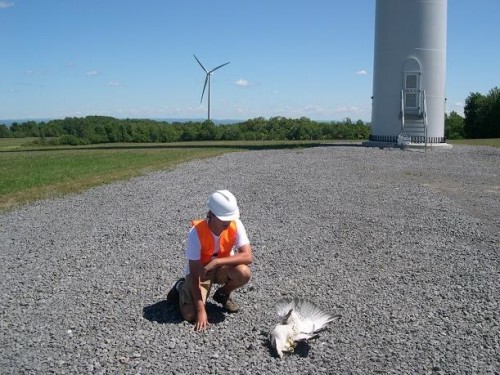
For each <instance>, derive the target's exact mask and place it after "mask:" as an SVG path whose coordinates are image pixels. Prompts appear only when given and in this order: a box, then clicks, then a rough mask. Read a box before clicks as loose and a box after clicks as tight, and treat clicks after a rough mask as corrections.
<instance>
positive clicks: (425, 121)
mask: <svg viewBox="0 0 500 375" xmlns="http://www.w3.org/2000/svg"><path fill="white" fill-rule="evenodd" d="M422 107H423V109H424V111H423V113H422V116H423V119H424V137H425V139H424V140H425V151H426V152H427V98H426V95H425V90H422Z"/></svg>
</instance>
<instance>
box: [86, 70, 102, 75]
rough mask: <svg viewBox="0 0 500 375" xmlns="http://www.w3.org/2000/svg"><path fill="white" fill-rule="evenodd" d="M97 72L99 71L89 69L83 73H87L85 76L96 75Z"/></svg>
mask: <svg viewBox="0 0 500 375" xmlns="http://www.w3.org/2000/svg"><path fill="white" fill-rule="evenodd" d="M98 74H99V72H98V71H97V70H91V71H89V72H87V73H85V75H87V76H96V75H98Z"/></svg>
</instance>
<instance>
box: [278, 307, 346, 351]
mask: <svg viewBox="0 0 500 375" xmlns="http://www.w3.org/2000/svg"><path fill="white" fill-rule="evenodd" d="M276 312H277V313H278V316H279V317H280V318H281V320H282V321H281V324H278V325H277V326H276V327H274V329H273V330H272V331H271V335H270V337H269V341H270V342H271V346H272V347H273V348H274V349H275V350H276V352H277V353H278V355H279V356H280V358H283V353H285V352H289V353H291V352H293V351H294V349H295V347H296V346H297V343H298V342H299V341H304V340H308V339H310V338H313V337H317V336H318V335H317V333H318V332H319V331H321V330H323V329H325V328H326V326H327V325H328V324H329V323H330V322H332V321H334V320H337V319H339V318H340V315H336V316H332V315H330V314H327V313H325V312H323V311H322V310H321V309H319V308H318V307H316V306H315V305H314V304H313V303H311V302H309V301H305V300H301V299H293V300H283V301H280V302H278V304H277V305H276Z"/></svg>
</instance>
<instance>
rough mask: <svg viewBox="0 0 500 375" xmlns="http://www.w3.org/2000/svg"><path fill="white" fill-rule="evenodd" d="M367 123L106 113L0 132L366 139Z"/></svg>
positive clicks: (106, 138) (45, 140)
mask: <svg viewBox="0 0 500 375" xmlns="http://www.w3.org/2000/svg"><path fill="white" fill-rule="evenodd" d="M369 135H370V126H369V124H365V123H364V122H363V121H362V120H358V121H356V122H352V121H351V120H350V119H349V118H347V119H345V120H344V121H341V122H329V123H323V122H315V121H312V120H310V119H308V118H306V117H301V118H299V119H290V118H285V117H271V118H269V119H265V118H263V117H258V118H255V119H251V120H247V121H244V122H241V123H236V124H230V125H215V124H214V123H213V122H211V121H204V122H173V123H169V122H164V121H155V120H146V119H116V118H113V117H107V116H87V117H81V118H80V117H67V118H65V119H62V120H50V121H47V122H36V121H26V122H22V123H16V122H14V123H12V124H11V125H10V127H8V126H6V125H4V124H0V138H6V137H16V138H22V137H38V138H39V139H38V140H37V143H40V144H51V145H63V144H64V145H86V144H98V143H116V142H138V143H157V142H158V143H163V142H187V141H239V140H245V141H248V140H252V141H253V140H259V141H260V140H335V139H349V140H351V139H368V137H369Z"/></svg>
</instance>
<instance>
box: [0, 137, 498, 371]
mask: <svg viewBox="0 0 500 375" xmlns="http://www.w3.org/2000/svg"><path fill="white" fill-rule="evenodd" d="M499 172H500V149H495V148H488V147H466V146H455V147H454V148H453V149H452V150H439V151H438V150H435V149H434V150H432V151H428V152H427V153H425V152H423V151H411V150H408V151H401V150H398V149H379V148H365V147H359V145H341V144H333V145H328V146H324V147H317V148H309V149H296V150H266V151H249V152H239V153H233V154H226V155H223V156H220V157H216V158H213V159H207V160H200V161H194V162H189V163H186V164H183V165H180V166H178V167H177V168H175V169H173V170H170V171H165V172H157V173H152V174H148V175H146V176H143V177H140V178H135V179H132V180H130V181H126V182H118V183H114V184H111V185H106V186H103V187H98V188H95V189H92V190H89V191H87V192H84V193H82V194H77V195H72V196H68V197H64V198H60V199H52V200H46V201H42V202H38V203H35V204H32V205H29V206H26V207H22V208H19V209H17V210H15V211H12V212H10V213H5V214H2V215H0V225H1V227H0V244H1V251H0V275H1V277H0V291H1V292H0V319H1V321H0V346H1V352H0V373H2V374H11V373H12V374H18V373H22V374H46V373H56V374H76V373H78V374H87V373H88V374H121V373H126V374H194V373H218V374H225V373H232V374H256V373H261V374H269V373H304V374H306V373H310V374H322V373H324V374H331V373H360V374H367V373H391V374H402V373H411V374H449V373H480V374H494V373H496V374H498V373H499V372H500V345H499V315H498V311H499V309H498V290H499V277H498V274H499V249H500V247H499V244H500V236H499V232H498V228H500V177H499ZM220 188H227V189H229V190H231V191H232V192H233V193H234V194H235V195H236V197H237V198H238V200H239V205H240V209H241V212H242V220H243V222H244V223H245V225H246V227H247V231H248V233H249V236H250V239H251V241H252V245H253V249H254V254H255V262H254V264H253V279H252V281H251V282H250V283H249V284H248V285H247V286H245V287H244V288H242V289H241V290H239V291H238V292H236V293H235V294H234V297H235V300H236V301H237V302H238V303H239V304H240V305H241V306H242V310H241V311H240V313H238V314H235V315H228V314H225V313H224V312H223V311H222V310H221V309H220V308H219V306H218V305H217V304H214V303H212V302H210V300H209V302H208V304H207V308H208V312H209V319H210V321H211V324H210V328H209V330H208V331H206V332H204V333H196V332H194V331H193V329H192V325H190V324H189V323H186V322H183V321H182V319H181V318H180V315H179V312H178V309H177V308H176V306H172V305H169V304H168V303H167V302H166V301H165V298H166V294H167V292H168V290H169V288H170V285H171V283H172V282H174V281H175V280H176V279H177V278H178V277H179V276H180V275H181V274H182V269H183V267H184V258H183V253H184V244H185V236H186V233H187V229H188V222H189V221H190V220H191V219H193V218H198V217H202V216H203V215H204V214H205V203H206V199H207V197H208V195H209V194H210V193H211V192H212V191H214V190H216V189H220ZM288 297H301V298H306V299H309V300H311V301H312V302H314V303H315V304H317V305H318V306H320V307H322V308H323V309H325V310H326V311H329V312H331V313H332V314H341V315H342V318H341V320H339V321H337V322H335V323H332V324H331V325H330V327H329V328H328V330H326V331H324V332H322V333H321V336H320V337H319V338H318V339H316V340H313V341H310V342H309V343H304V344H301V345H300V346H299V347H298V348H297V351H296V353H294V354H291V355H288V356H286V357H285V358H284V360H280V359H279V358H277V357H276V356H275V355H274V354H273V353H272V351H271V350H270V349H269V346H268V342H267V337H268V332H269V331H270V329H271V328H272V327H273V326H274V325H275V324H276V322H277V320H276V316H275V312H274V306H275V303H276V301H278V300H279V299H282V298H288Z"/></svg>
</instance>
